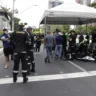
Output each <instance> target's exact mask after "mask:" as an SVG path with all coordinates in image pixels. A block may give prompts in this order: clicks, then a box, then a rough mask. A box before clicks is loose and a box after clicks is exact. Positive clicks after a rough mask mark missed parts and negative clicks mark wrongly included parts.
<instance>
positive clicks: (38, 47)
mask: <svg viewBox="0 0 96 96" xmlns="http://www.w3.org/2000/svg"><path fill="white" fill-rule="evenodd" d="M40 46H41V36H40V35H37V37H36V54H39V52H40Z"/></svg>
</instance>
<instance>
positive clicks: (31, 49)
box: [27, 32, 35, 74]
mask: <svg viewBox="0 0 96 96" xmlns="http://www.w3.org/2000/svg"><path fill="white" fill-rule="evenodd" d="M27 34H28V37H29V41H30V44H28V45H27V65H28V74H30V67H31V66H32V67H31V72H35V61H34V36H33V34H32V33H31V32H27ZM30 65H31V66H30Z"/></svg>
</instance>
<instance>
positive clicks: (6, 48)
mask: <svg viewBox="0 0 96 96" xmlns="http://www.w3.org/2000/svg"><path fill="white" fill-rule="evenodd" d="M0 39H1V40H2V42H3V52H4V55H5V67H4V68H5V69H6V68H8V59H9V58H8V57H9V55H10V54H11V55H12V54H13V49H12V45H11V43H10V35H9V34H8V30H7V29H3V34H2V35H1V37H0Z"/></svg>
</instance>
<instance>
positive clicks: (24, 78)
mask: <svg viewBox="0 0 96 96" xmlns="http://www.w3.org/2000/svg"><path fill="white" fill-rule="evenodd" d="M27 81H28V78H27V73H23V83H27Z"/></svg>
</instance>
